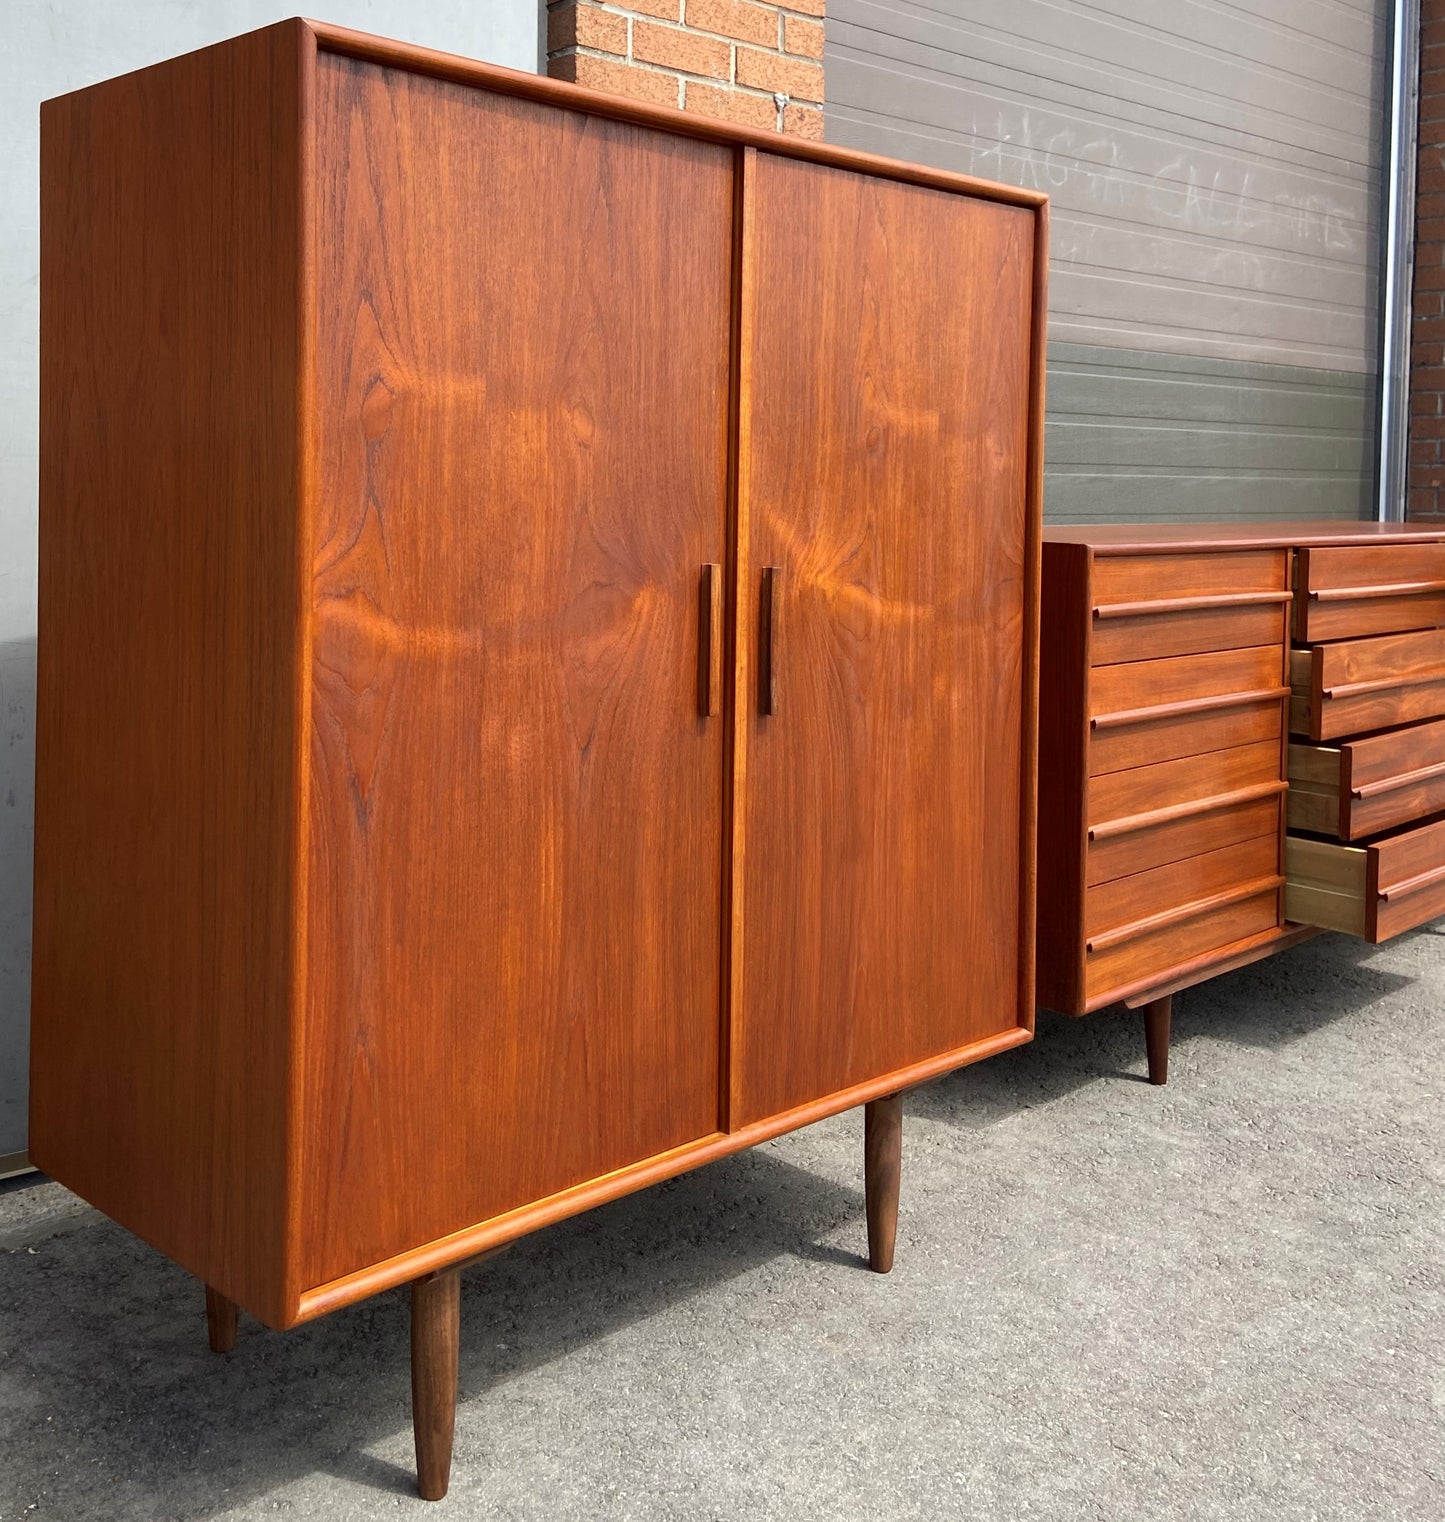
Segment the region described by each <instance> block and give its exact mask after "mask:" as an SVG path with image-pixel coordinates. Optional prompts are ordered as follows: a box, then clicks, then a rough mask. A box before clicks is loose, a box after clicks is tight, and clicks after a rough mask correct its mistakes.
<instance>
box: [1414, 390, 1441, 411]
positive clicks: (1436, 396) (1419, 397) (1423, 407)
mask: <svg viewBox="0 0 1445 1522" xmlns="http://www.w3.org/2000/svg"><path fill="white" fill-rule="evenodd" d="M1442 415H1445V414H1442V411H1441V407H1440V393H1439V392H1438V391H1427V390H1424V389H1421V390H1414V391H1411V392H1410V416H1411V417H1440V416H1442Z"/></svg>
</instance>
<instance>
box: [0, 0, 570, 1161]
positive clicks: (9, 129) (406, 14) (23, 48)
mask: <svg viewBox="0 0 1445 1522" xmlns="http://www.w3.org/2000/svg"><path fill="white" fill-rule="evenodd" d="M320 13H321V14H322V15H323V16H324V18H325V19H326V20H327V21H334V22H337V23H338V24H340V25H343V26H353V27H357V28H359V29H361V30H363V31H370V32H378V33H380V34H382V35H383V36H389V37H399V38H402V39H404V40H405V41H408V42H417V43H422V44H424V45H427V46H430V47H437V48H443V49H446V50H448V51H450V52H455V53H464V54H467V55H469V56H471V57H474V58H484V59H487V60H488V61H489V62H493V63H502V64H509V65H511V66H512V67H513V68H519V69H531V70H535V69H536V67H537V62H538V57H539V52H540V46H539V35H538V33H539V13H540V6H539V0H425V3H424V4H419V3H415V0H328V3H327V4H326V5H324V6H322V7H320ZM295 14H297V6H296V4H295V0H291V3H289V4H285V3H279V0H277V3H267V0H126V3H125V4H123V5H122V4H114V3H111V0H5V4H4V24H3V33H4V47H3V53H0V56H3V60H4V61H3V66H0V158H3V169H0V1158H3V1157H4V1156H6V1155H7V1154H10V1153H13V1152H18V1151H20V1150H22V1149H23V1148H24V1146H25V1129H26V1127H25V1111H26V1065H27V1046H28V1041H27V1029H28V1020H29V1006H30V898H31V853H32V848H33V841H34V826H33V815H34V800H35V727H34V720H35V574H36V491H37V463H36V458H37V457H36V440H37V431H38V427H39V409H38V397H37V372H38V365H37V352H36V351H37V341H38V333H39V310H40V303H39V267H40V233H39V225H38V224H39V193H40V192H39V125H40V123H39V107H40V102H41V101H42V100H44V99H45V98H46V97H47V96H51V95H60V94H63V93H64V92H65V91H67V90H75V89H78V88H80V87H81V86H82V85H87V84H92V83H94V82H95V81H96V80H98V79H105V78H108V77H109V76H111V75H114V74H123V73H125V72H126V71H127V70H129V69H135V68H139V67H141V66H142V65H144V64H148V63H154V62H156V61H157V60H158V59H162V58H168V57H171V56H173V55H174V54H177V53H184V52H187V51H189V50H190V49H192V48H198V47H204V46H205V45H206V44H207V43H211V42H217V41H219V40H220V39H222V38H224V37H230V36H234V35H235V34H237V33H238V32H245V31H250V30H251V29H252V28H254V27H258V26H266V25H268V24H269V23H271V22H273V21H279V20H282V19H284V18H285V17H287V16H293V15H295ZM97 743H103V737H101V736H97Z"/></svg>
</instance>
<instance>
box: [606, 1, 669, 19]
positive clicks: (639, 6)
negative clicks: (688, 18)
mask: <svg viewBox="0 0 1445 1522" xmlns="http://www.w3.org/2000/svg"><path fill="white" fill-rule="evenodd" d="M615 3H616V4H617V6H618V8H619V9H620V10H624V11H641V12H642V14H643V15H644V16H656V17H657V19H658V20H659V21H681V20H682V0H615Z"/></svg>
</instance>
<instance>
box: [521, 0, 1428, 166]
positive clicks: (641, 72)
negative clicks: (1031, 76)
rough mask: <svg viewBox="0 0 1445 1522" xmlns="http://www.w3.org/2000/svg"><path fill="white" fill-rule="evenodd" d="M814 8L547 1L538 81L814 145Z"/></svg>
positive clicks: (819, 58) (684, 0)
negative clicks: (565, 82) (547, 78)
mask: <svg viewBox="0 0 1445 1522" xmlns="http://www.w3.org/2000/svg"><path fill="white" fill-rule="evenodd" d="M1441 3H1442V4H1445V0H1441ZM823 6H824V0H788V3H786V4H784V5H764V4H759V3H756V0H616V3H613V0H605V3H599V0H553V3H551V4H549V5H548V7H547V72H548V73H549V74H550V75H551V76H552V77H553V78H554V79H569V80H572V81H574V82H575V83H577V84H580V85H589V86H591V88H592V89H594V90H609V91H611V92H612V93H613V94H614V95H633V96H636V97H638V98H639V99H641V100H646V101H651V102H653V103H654V104H656V105H661V106H681V107H682V108H683V109H684V110H685V111H698V112H701V113H702V114H703V115H705V116H721V117H726V118H727V119H728V120H729V121H735V122H742V123H745V124H746V125H747V126H749V127H761V128H764V129H766V130H768V131H778V132H792V133H796V134H797V135H798V136H799V137H812V138H821V137H822V135H823V112H822V104H823Z"/></svg>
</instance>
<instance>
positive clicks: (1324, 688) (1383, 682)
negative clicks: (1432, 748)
mask: <svg viewBox="0 0 1445 1522" xmlns="http://www.w3.org/2000/svg"><path fill="white" fill-rule="evenodd" d="M1290 687H1291V689H1292V695H1291V699H1290V729H1291V731H1292V732H1293V733H1295V734H1300V735H1308V736H1309V738H1310V739H1312V740H1331V739H1334V738H1335V737H1336V736H1338V735H1356V734H1363V733H1366V732H1367V731H1369V730H1372V729H1387V728H1389V727H1390V726H1392V725H1396V724H1410V723H1413V722H1414V721H1416V720H1418V719H1432V718H1435V717H1436V716H1438V715H1441V714H1445V630H1440V629H1424V630H1421V631H1420V632H1418V633H1415V634H1386V635H1380V636H1378V637H1376V638H1374V639H1357V640H1344V641H1341V642H1339V643H1337V644H1331V645H1312V646H1311V647H1310V648H1309V649H1307V650H1295V651H1293V652H1292V653H1291V656H1290Z"/></svg>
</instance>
